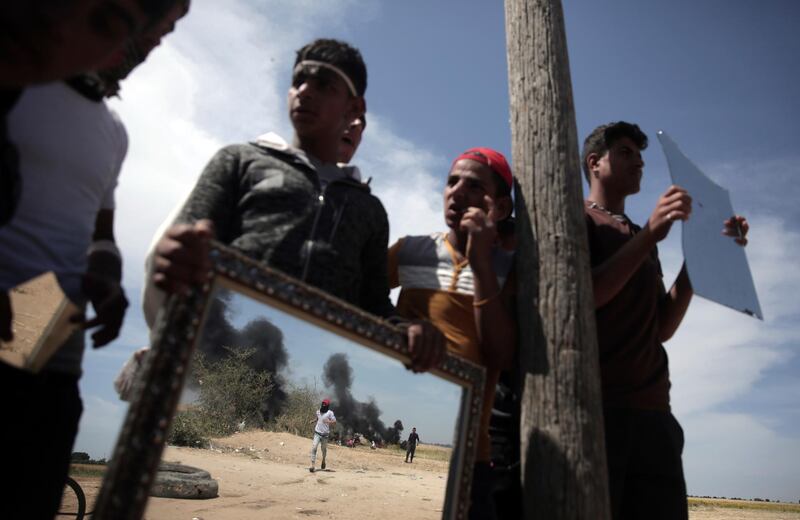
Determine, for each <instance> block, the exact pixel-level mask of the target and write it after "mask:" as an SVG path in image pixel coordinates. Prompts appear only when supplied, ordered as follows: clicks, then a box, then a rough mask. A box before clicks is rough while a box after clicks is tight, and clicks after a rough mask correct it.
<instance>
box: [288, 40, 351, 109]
mask: <svg viewBox="0 0 800 520" xmlns="http://www.w3.org/2000/svg"><path fill="white" fill-rule="evenodd" d="M303 60H315V61H322V62H324V63H330V64H331V65H334V66H336V67H338V68H340V69H341V70H342V72H344V73H345V74H347V77H348V78H350V81H352V82H353V85H354V86H355V87H356V92H357V93H358V95H359V96H363V95H364V92H366V91H367V66H366V65H365V64H364V59H363V58H362V57H361V53H360V52H359V50H358V49H356V48H355V47H351V46H350V45H349V44H347V43H345V42H343V41H339V40H332V39H324V38H320V39H318V40H314V41H313V42H311V43H309V44H307V45H304V46H303V47H302V48H300V50H298V51H297V58H296V59H295V60H294V64H295V65H297V64H298V63H300V62H301V61H303Z"/></svg>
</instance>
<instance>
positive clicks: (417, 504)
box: [76, 432, 449, 520]
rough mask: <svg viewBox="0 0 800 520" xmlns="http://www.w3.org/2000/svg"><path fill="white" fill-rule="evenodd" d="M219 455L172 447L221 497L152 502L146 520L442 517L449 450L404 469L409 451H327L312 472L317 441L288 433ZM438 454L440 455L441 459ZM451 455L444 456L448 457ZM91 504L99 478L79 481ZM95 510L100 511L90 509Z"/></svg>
mask: <svg viewBox="0 0 800 520" xmlns="http://www.w3.org/2000/svg"><path fill="white" fill-rule="evenodd" d="M212 444H213V447H214V449H212V450H200V449H192V448H177V447H168V448H167V449H166V451H165V453H164V460H166V461H170V462H178V463H181V464H186V465H189V466H195V467H198V468H202V469H204V470H206V471H208V472H209V473H211V476H212V478H214V479H215V480H217V482H219V497H218V498H214V499H209V500H176V499H166V498H156V497H151V498H150V500H149V502H148V506H147V511H146V512H145V518H146V519H147V520H167V519H169V520H192V519H200V520H217V519H219V520H250V519H259V520H260V519H264V518H305V519H307V518H348V519H362V518H363V519H370V518H375V519H381V520H388V519H391V518H397V517H398V516H397V515H398V513H399V512H402V518H403V519H404V520H422V519H434V518H437V519H438V518H441V515H442V505H443V503H444V494H445V486H446V483H447V468H448V463H447V455H448V453H449V450H445V449H444V448H436V447H430V446H425V447H424V448H426V449H428V450H432V452H433V453H431V455H430V456H432V457H435V458H436V459H438V458H441V459H443V460H435V459H432V458H428V459H426V458H423V457H421V456H420V455H421V451H422V448H423V447H420V449H418V452H417V453H418V456H417V457H416V458H415V459H414V463H413V464H406V463H404V462H403V459H404V455H405V453H404V452H399V451H395V450H391V449H378V450H370V449H369V448H368V447H357V448H343V447H340V446H333V445H329V446H328V458H327V469H326V470H325V471H321V470H319V465H320V463H321V460H322V455H321V453H318V454H317V471H316V472H315V473H310V472H309V471H308V466H309V451H310V448H311V441H310V440H309V439H305V438H302V437H296V436H294V435H290V434H285V433H269V432H245V433H240V434H236V435H234V436H231V437H228V438H225V439H219V440H217V441H216V442H214V443H212ZM436 451H439V453H436ZM443 452H444V453H443ZM76 480H78V482H79V483H80V484H81V486H82V487H83V488H84V490H85V492H86V494H87V498H88V500H89V502H90V503H92V502H93V500H94V498H95V497H96V495H97V487H98V486H99V483H100V479H99V478H97V477H93V478H80V477H79V478H76ZM89 509H90V510H92V509H93V506H90V507H89Z"/></svg>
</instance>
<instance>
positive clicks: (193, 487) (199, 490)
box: [150, 463, 219, 499]
mask: <svg viewBox="0 0 800 520" xmlns="http://www.w3.org/2000/svg"><path fill="white" fill-rule="evenodd" d="M218 495H219V484H218V483H217V481H216V480H214V479H213V478H211V474H209V472H208V471H205V470H202V469H200V468H194V467H192V466H184V465H182V464H170V463H161V465H160V466H159V467H158V473H156V479H155V482H154V483H153V488H152V489H151V490H150V496H154V497H161V498H187V499H204V498H215V497H216V496H218Z"/></svg>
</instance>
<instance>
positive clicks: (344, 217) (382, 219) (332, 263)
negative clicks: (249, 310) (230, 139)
mask: <svg viewBox="0 0 800 520" xmlns="http://www.w3.org/2000/svg"><path fill="white" fill-rule="evenodd" d="M366 86H367V71H366V66H365V65H364V61H363V59H362V58H361V54H360V52H359V51H358V50H357V49H354V48H353V47H351V46H350V45H348V44H346V43H344V42H340V41H337V40H329V39H320V40H316V41H314V42H311V43H309V44H308V45H306V46H304V47H303V48H301V49H300V50H299V51H298V52H297V57H296V60H295V67H294V71H293V75H292V86H291V88H290V89H289V96H288V105H289V106H288V108H289V117H290V119H291V121H292V126H293V127H294V130H295V133H294V137H293V139H292V142H291V144H288V143H286V142H284V141H283V140H282V139H280V138H279V137H278V136H276V135H275V134H265V135H263V136H261V137H259V138H258V139H256V140H255V141H253V142H250V143H245V144H237V145H231V146H227V147H225V148H223V149H221V150H220V151H219V152H217V154H216V155H215V156H214V157H213V158H212V159H211V161H210V162H209V164H208V165H207V166H206V168H205V170H204V171H203V173H202V175H201V176H200V179H199V180H198V182H197V184H196V185H195V187H194V189H193V190H192V193H191V194H190V195H189V198H188V200H187V201H186V204H185V205H184V207H183V209H182V210H181V212H180V213H179V215H178V217H177V219H176V221H175V222H176V223H175V225H173V226H172V227H170V228H169V229H168V230H167V231H166V232H165V233H164V235H163V237H162V238H161V239H160V240H159V242H158V244H157V245H156V248H155V254H154V256H153V261H152V263H153V270H154V274H153V276H152V282H153V283H154V284H155V285H156V286H157V287H159V288H160V289H162V290H165V291H167V292H171V291H179V290H181V289H182V288H183V287H185V286H186V285H187V284H192V283H202V282H203V281H204V280H205V277H206V275H207V273H208V271H209V269H210V264H209V259H208V248H209V243H210V242H209V241H210V239H211V238H215V239H216V240H219V241H221V242H223V243H225V244H228V245H230V246H231V247H233V248H235V249H238V250H239V251H241V252H243V253H245V254H247V255H248V256H250V257H252V258H255V259H257V260H260V261H262V262H265V263H267V264H268V265H270V266H271V267H273V268H277V269H279V270H281V271H283V272H285V273H287V274H289V275H291V276H294V277H296V278H299V279H302V280H304V281H306V282H308V283H309V284H311V285H314V286H317V287H319V288H321V289H323V290H325V291H328V292H330V293H331V294H333V295H334V296H337V297H339V298H342V299H343V300H346V301H348V302H350V303H352V304H354V305H357V306H359V307H361V308H362V309H364V310H366V311H368V312H372V313H374V314H377V315H378V316H382V317H389V316H393V315H394V314H395V312H394V307H393V306H392V305H391V302H390V301H389V285H388V280H387V268H386V246H387V243H388V238H389V223H388V219H387V216H386V211H385V210H384V208H383V205H382V204H381V202H380V200H378V198H377V197H375V196H374V195H372V194H371V193H370V189H369V186H368V185H367V184H365V183H362V182H361V181H360V180H358V178H356V177H357V176H356V175H355V174H354V172H355V170H354V169H353V168H352V167H341V166H339V165H337V164H336V163H337V159H338V153H339V147H340V143H341V139H342V135H343V134H344V132H345V130H346V129H347V128H348V126H349V125H350V124H351V123H352V122H353V121H354V120H356V119H357V118H358V117H359V116H360V115H363V114H364V112H365V110H366V103H365V101H364V91H365V90H366ZM408 340H409V347H410V350H411V354H412V359H413V361H412V365H411V367H412V368H413V369H415V370H427V369H429V368H431V367H432V366H435V365H436V364H438V363H439V362H440V361H441V360H442V358H443V356H444V351H445V349H444V340H443V337H442V335H441V333H440V332H439V331H438V330H437V329H436V328H435V327H433V326H432V325H431V324H430V323H428V322H422V321H420V322H414V323H412V324H410V325H409V326H408Z"/></svg>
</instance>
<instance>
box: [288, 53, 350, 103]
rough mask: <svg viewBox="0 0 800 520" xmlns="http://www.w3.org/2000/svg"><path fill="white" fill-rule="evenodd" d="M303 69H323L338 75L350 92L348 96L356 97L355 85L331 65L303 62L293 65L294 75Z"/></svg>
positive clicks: (340, 70) (342, 72)
mask: <svg viewBox="0 0 800 520" xmlns="http://www.w3.org/2000/svg"><path fill="white" fill-rule="evenodd" d="M303 67H322V68H323V69H328V70H332V71H333V72H335V73H336V74H338V75H339V77H340V78H342V80H343V81H344V82H345V83H346V84H347V88H348V90H350V94H352V96H353V97H358V92H356V87H355V85H353V82H352V81H350V78H349V77H347V74H345V73H344V71H342V69H340V68H339V67H337V66H335V65H331V64H330V63H325V62H324V61H316V60H303V61H301V62H300V63H298V64H297V65H295V67H294V73H295V74H297V72H298V71H299V70H300V69H302V68H303Z"/></svg>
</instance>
